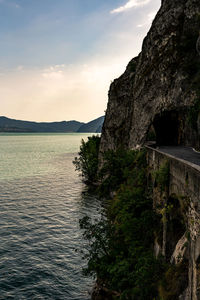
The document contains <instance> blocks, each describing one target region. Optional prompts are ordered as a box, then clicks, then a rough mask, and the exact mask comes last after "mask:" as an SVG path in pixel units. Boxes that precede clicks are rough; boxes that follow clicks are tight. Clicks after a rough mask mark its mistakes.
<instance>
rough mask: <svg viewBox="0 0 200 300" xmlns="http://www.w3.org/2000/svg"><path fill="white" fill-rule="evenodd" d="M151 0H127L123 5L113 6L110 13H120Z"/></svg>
mask: <svg viewBox="0 0 200 300" xmlns="http://www.w3.org/2000/svg"><path fill="white" fill-rule="evenodd" d="M150 1H151V0H129V1H128V2H127V3H126V4H125V5H123V6H120V7H118V8H115V9H113V10H112V11H111V14H114V13H121V12H123V11H126V10H128V9H130V8H133V7H138V6H143V5H146V4H148V3H149V2H150Z"/></svg>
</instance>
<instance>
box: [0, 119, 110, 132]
mask: <svg viewBox="0 0 200 300" xmlns="http://www.w3.org/2000/svg"><path fill="white" fill-rule="evenodd" d="M102 118H103V119H104V117H100V118H98V119H96V120H93V121H91V122H89V123H83V122H78V121H62V122H49V123H48V122H40V123H39V122H30V121H20V120H15V119H9V118H6V117H0V132H99V130H100V128H101V127H100V126H102V124H103V119H102ZM99 119H101V121H99ZM89 124H91V125H89ZM87 125H89V126H87ZM82 126H86V128H85V129H84V127H83V130H84V131H82V129H81V127H82ZM80 129H81V130H80ZM87 129H88V130H89V131H87Z"/></svg>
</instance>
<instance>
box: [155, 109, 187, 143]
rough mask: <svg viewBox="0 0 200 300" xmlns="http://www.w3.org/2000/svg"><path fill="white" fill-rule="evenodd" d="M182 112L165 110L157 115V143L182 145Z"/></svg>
mask: <svg viewBox="0 0 200 300" xmlns="http://www.w3.org/2000/svg"><path fill="white" fill-rule="evenodd" d="M179 114H180V113H179V112H177V111H165V112H163V113H161V114H159V115H156V116H155V118H154V121H153V127H154V130H155V136H156V144H157V145H163V146H164V145H165V146H172V145H180V144H181V138H180V127H181V126H180V125H181V124H180V115H179Z"/></svg>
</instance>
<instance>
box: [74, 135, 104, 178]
mask: <svg viewBox="0 0 200 300" xmlns="http://www.w3.org/2000/svg"><path fill="white" fill-rule="evenodd" d="M99 145H100V137H99V136H98V135H96V136H95V135H93V136H92V137H88V141H87V142H85V141H84V140H82V141H81V146H80V151H79V153H78V155H79V157H75V159H74V161H73V163H74V165H75V167H76V170H77V171H80V172H81V175H82V177H83V178H84V181H85V182H86V183H94V182H95V181H96V180H97V171H98V154H99Z"/></svg>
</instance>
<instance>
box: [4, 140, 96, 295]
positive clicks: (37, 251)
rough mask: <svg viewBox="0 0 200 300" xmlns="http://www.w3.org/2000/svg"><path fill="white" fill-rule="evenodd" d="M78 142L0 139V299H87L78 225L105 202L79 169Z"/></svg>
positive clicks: (86, 283)
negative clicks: (87, 190)
mask: <svg viewBox="0 0 200 300" xmlns="http://www.w3.org/2000/svg"><path fill="white" fill-rule="evenodd" d="M81 137H82V136H81V135H39V136H35V135H28V136H27V135H13V136H10V135H8V136H5V135H4V136H0V291H1V292H0V299H6V300H7V299H16V300H17V299H19V300H22V299H62V300H63V299H67V300H68V299H69V300H75V299H76V300H85V299H89V296H88V291H89V290H90V288H91V286H92V284H93V282H92V279H90V278H85V277H83V276H82V274H81V267H82V266H83V263H84V262H83V261H82V260H81V257H80V254H79V251H78V252H75V249H78V250H81V249H82V248H83V247H84V241H83V240H82V234H81V231H80V229H79V224H78V220H79V219H80V218H81V217H83V216H84V215H85V214H87V215H89V216H93V217H95V216H98V215H99V211H100V210H101V203H100V201H98V200H97V199H95V198H94V196H88V195H85V196H84V198H83V194H82V190H83V185H82V183H81V180H80V178H79V177H78V175H77V174H76V173H75V171H74V166H73V164H72V160H73V158H74V156H75V154H73V153H72V151H73V152H77V151H78V148H79V145H80V139H81ZM84 137H86V135H84Z"/></svg>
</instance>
